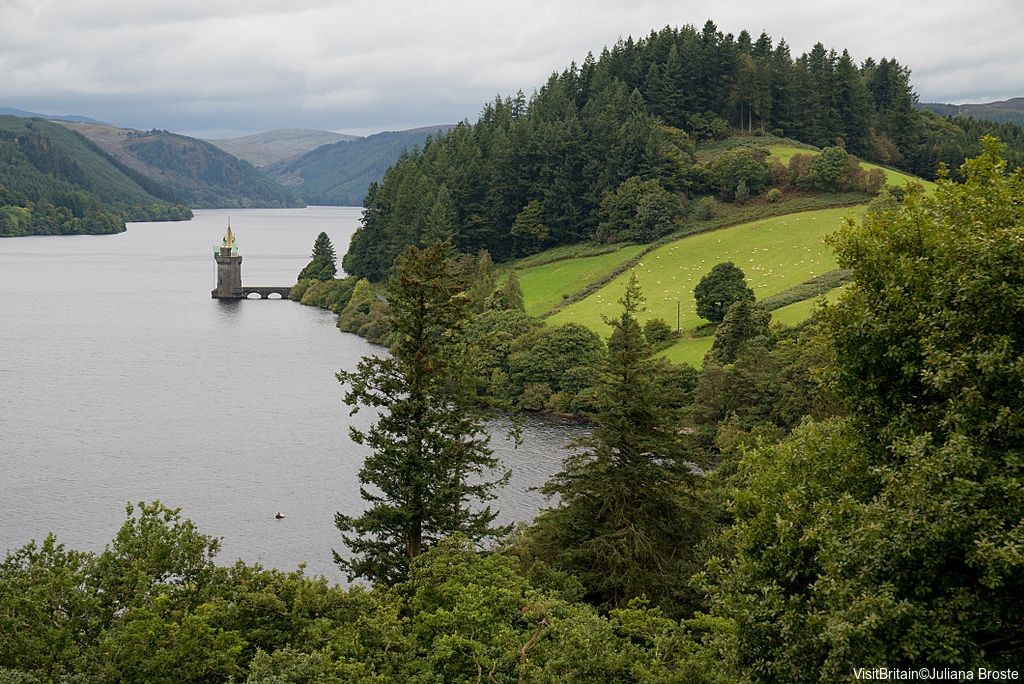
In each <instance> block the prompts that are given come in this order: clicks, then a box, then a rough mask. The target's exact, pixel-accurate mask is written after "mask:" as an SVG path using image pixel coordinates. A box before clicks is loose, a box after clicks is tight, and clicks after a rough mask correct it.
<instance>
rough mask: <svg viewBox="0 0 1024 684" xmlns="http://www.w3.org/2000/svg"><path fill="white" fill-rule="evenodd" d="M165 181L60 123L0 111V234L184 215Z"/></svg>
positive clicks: (76, 230) (106, 229) (99, 227)
mask: <svg viewBox="0 0 1024 684" xmlns="http://www.w3.org/2000/svg"><path fill="white" fill-rule="evenodd" d="M173 200H174V194H173V193H172V192H171V191H170V190H169V189H167V188H166V187H164V186H162V185H160V184H159V183H157V182H155V181H153V180H151V179H150V178H147V177H146V176H144V175H142V174H141V173H139V172H138V171H136V170H134V169H131V168H129V167H127V166H125V165H123V164H121V163H120V162H118V161H117V160H116V159H113V158H111V157H110V156H108V155H107V154H106V153H104V152H103V150H101V149H100V148H99V147H98V146H97V145H96V144H94V143H93V142H91V141H89V140H88V139H87V138H85V137H84V136H82V135H80V134H79V133H77V132H75V131H73V130H70V129H68V128H65V127H64V126H62V125H60V124H56V123H51V122H49V121H44V120H42V119H25V118H18V117H14V116H0V236H2V237H10V236H18V235H78V234H99V233H118V232H121V231H123V230H124V229H125V225H124V224H125V221H166V220H180V219H188V218H191V217H192V212H191V211H190V210H189V208H188V207H186V206H185V205H183V204H180V203H176V202H175V201H173Z"/></svg>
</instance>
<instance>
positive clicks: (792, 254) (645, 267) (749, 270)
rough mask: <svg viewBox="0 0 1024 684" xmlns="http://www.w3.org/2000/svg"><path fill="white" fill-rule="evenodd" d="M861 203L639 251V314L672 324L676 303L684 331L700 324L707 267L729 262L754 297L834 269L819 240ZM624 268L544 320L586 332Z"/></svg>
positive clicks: (616, 290) (613, 302)
mask: <svg viewBox="0 0 1024 684" xmlns="http://www.w3.org/2000/svg"><path fill="white" fill-rule="evenodd" d="M863 211H864V209H863V207H853V208H839V209H824V210H820V211H809V212H802V213H798V214H788V215H786V216H779V217H775V218H770V219H763V220H760V221H754V222H752V223H745V224H743V225H739V226H734V227H732V228H724V229H722V230H716V231H712V232H708V233H702V234H700V235H694V236H691V237H686V238H682V239H680V240H676V241H675V242H671V243H669V244H667V245H665V246H663V247H660V248H658V249H656V250H654V251H653V252H651V253H649V254H647V255H646V256H644V258H643V259H642V260H641V261H640V263H639V264H637V267H636V273H637V276H638V277H639V279H640V284H641V286H642V287H643V288H644V293H645V295H646V296H647V311H646V312H644V314H643V315H642V316H641V318H642V319H643V320H646V319H648V318H663V319H665V320H666V321H668V322H670V323H672V324H673V326H674V325H675V322H676V302H677V301H678V302H679V305H680V306H679V312H680V324H681V328H682V329H684V330H687V329H692V328H694V327H697V326H698V325H700V324H701V323H702V322H703V320H702V319H701V318H700V317H699V316H697V311H696V305H695V303H694V301H693V288H694V287H696V285H697V283H698V282H699V281H700V279H701V278H702V277H703V276H704V275H705V274H706V273H707V272H708V271H710V270H711V267H712V266H714V265H715V264H717V263H719V262H722V261H732V262H733V263H735V264H736V265H737V266H739V267H740V268H742V269H743V270H744V272H745V273H746V275H747V281H748V283H749V284H750V286H751V288H753V290H754V293H755V294H756V295H757V297H758V298H759V299H762V298H764V297H767V296H769V295H772V294H775V293H777V292H780V291H782V290H784V289H786V288H787V287H791V286H793V285H796V284H798V283H801V282H803V281H805V280H807V279H808V278H810V277H812V276H814V275H820V274H822V273H824V272H826V271H830V270H832V269H834V268H835V267H836V262H835V256H834V255H833V253H832V251H831V250H830V249H829V248H828V247H826V246H825V244H824V243H823V242H822V238H823V237H824V236H825V235H827V234H828V233H831V232H832V231H834V230H835V229H836V228H837V227H838V226H839V225H840V223H841V222H842V221H843V219H844V218H845V217H847V216H860V215H862V214H863ZM628 278H629V275H628V274H627V273H623V274H621V275H619V276H618V277H617V278H615V279H613V280H612V281H611V282H610V283H608V284H607V285H605V286H604V287H602V288H601V289H600V290H598V291H597V292H595V293H594V294H592V295H591V296H589V297H587V298H586V299H584V300H582V301H579V302H576V303H575V304H572V305H570V306H567V307H566V308H564V309H562V310H561V311H559V312H558V313H556V314H555V315H553V316H552V317H551V318H550V319H549V321H550V322H551V323H565V322H568V321H575V322H577V323H581V324H583V325H586V326H587V327H589V328H592V329H594V330H601V329H602V328H603V323H602V318H601V317H602V316H613V315H614V314H615V313H616V311H617V307H618V304H617V301H618V299H619V297H621V296H622V292H623V291H624V289H625V284H626V280H627V279H628Z"/></svg>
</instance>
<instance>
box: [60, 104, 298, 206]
mask: <svg viewBox="0 0 1024 684" xmlns="http://www.w3.org/2000/svg"><path fill="white" fill-rule="evenodd" d="M64 125H65V126H67V127H69V128H72V129H74V130H76V131H78V132H79V133H81V134H82V135H84V136H85V137H87V138H89V139H90V140H92V141H93V142H95V143H96V144H97V145H99V146H100V147H101V148H102V149H103V151H104V152H106V153H107V154H109V155H110V156H112V157H114V158H115V159H117V160H118V161H120V162H121V163H122V164H124V165H125V166H128V167H130V168H132V169H135V170H136V171H138V172H139V173H141V174H144V175H145V176H147V177H149V178H151V179H153V180H155V181H157V182H159V183H161V184H163V185H165V186H167V187H169V188H170V189H171V190H172V191H173V192H174V194H175V195H176V196H177V198H178V199H179V200H181V201H182V202H185V203H186V204H188V205H189V206H191V207H195V208H202V209H211V208H232V207H259V208H268V207H270V208H273V207H301V206H303V202H302V200H301V199H300V198H299V197H298V195H296V194H295V193H294V192H292V191H291V190H288V189H287V188H284V187H282V186H281V185H279V184H277V183H276V182H274V181H273V180H271V179H269V178H267V177H266V176H264V175H263V174H261V173H260V172H259V171H257V170H256V169H255V168H254V167H253V166H252V164H250V163H249V162H247V161H243V160H241V159H237V158H235V157H233V156H232V155H230V154H228V153H227V152H225V151H224V150H222V149H220V148H218V147H215V146H214V145H211V144H210V143H208V142H206V141H205V140H199V139H197V138H189V137H187V136H184V135H178V134H176V133H168V132H167V131H157V130H153V131H146V132H142V131H136V130H132V129H129V128H116V127H114V126H102V125H98V124H87V123H71V122H64Z"/></svg>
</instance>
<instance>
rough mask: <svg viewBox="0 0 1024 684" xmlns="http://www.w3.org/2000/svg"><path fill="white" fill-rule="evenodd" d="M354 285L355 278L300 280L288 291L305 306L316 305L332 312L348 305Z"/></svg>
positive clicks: (338, 311) (336, 311)
mask: <svg viewBox="0 0 1024 684" xmlns="http://www.w3.org/2000/svg"><path fill="white" fill-rule="evenodd" d="M355 287H356V279H355V278H342V279H340V280H300V281H299V283H298V284H296V286H295V287H293V288H292V289H291V292H289V296H290V297H291V298H292V299H294V298H295V297H296V295H298V296H299V302H300V303H302V304H304V305H306V306H317V307H320V308H321V309H327V310H328V311H333V312H334V313H341V312H342V311H344V310H345V308H346V307H347V306H348V302H349V300H350V298H351V297H352V293H353V292H354V290H355Z"/></svg>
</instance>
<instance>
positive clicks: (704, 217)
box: [693, 195, 720, 221]
mask: <svg viewBox="0 0 1024 684" xmlns="http://www.w3.org/2000/svg"><path fill="white" fill-rule="evenodd" d="M719 211H720V209H719V205H718V200H717V199H715V198H714V197H711V196H710V195H705V196H704V197H701V198H700V199H699V200H697V204H696V206H695V207H694V210H693V215H694V216H695V217H696V218H697V219H698V220H700V221H708V220H710V219H713V218H715V217H716V216H718V214H719Z"/></svg>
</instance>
